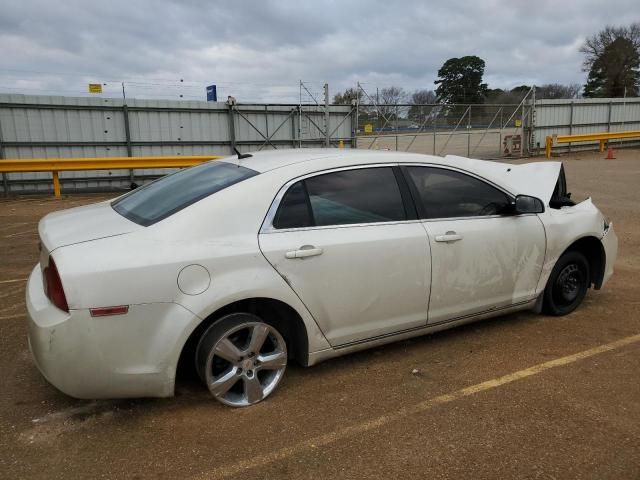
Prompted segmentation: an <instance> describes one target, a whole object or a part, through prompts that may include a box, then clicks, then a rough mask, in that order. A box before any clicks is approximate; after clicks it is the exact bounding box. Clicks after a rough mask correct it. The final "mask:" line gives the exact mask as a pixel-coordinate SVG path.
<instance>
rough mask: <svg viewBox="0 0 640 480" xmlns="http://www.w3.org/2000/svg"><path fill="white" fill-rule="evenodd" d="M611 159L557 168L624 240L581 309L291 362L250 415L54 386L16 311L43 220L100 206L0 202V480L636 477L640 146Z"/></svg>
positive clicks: (200, 394)
mask: <svg viewBox="0 0 640 480" xmlns="http://www.w3.org/2000/svg"><path fill="white" fill-rule="evenodd" d="M602 157H603V155H602V154H598V153H583V154H574V155H572V156H566V157H562V160H563V161H564V162H565V168H566V171H567V177H568V182H569V189H570V190H571V191H573V193H574V198H584V197H586V196H592V197H593V200H594V202H595V203H596V205H598V206H599V207H600V208H601V209H602V210H603V211H604V212H605V214H606V215H608V216H609V217H610V218H611V219H612V220H613V221H614V225H615V229H616V231H617V234H618V236H619V238H620V253H619V257H618V262H617V264H616V273H615V274H614V277H613V278H612V280H611V281H610V283H609V284H607V285H606V287H605V288H604V289H603V290H601V291H591V292H589V294H588V295H587V298H586V300H585V302H584V304H583V306H582V307H581V308H579V309H578V310H577V311H576V312H574V313H573V314H571V315H569V316H566V317H562V318H551V317H546V316H542V315H535V314H533V313H529V312H525V313H519V314H515V315H508V316H503V317H499V318H496V319H492V320H487V321H483V322H478V323H475V324H472V325H467V326H465V327H461V328H456V329H453V330H450V331H447V332H442V333H438V334H435V335H430V336H425V337H421V338H416V339H412V340H410V341H404V342H400V343H396V344H393V345H388V346H386V347H382V348H377V349H373V350H369V351H366V352H362V353H358V354H353V355H349V356H346V357H343V358H340V359H336V360H332V361H328V362H325V363H323V364H321V365H318V366H316V367H313V368H310V369H303V368H300V367H296V366H295V365H291V366H290V367H289V369H288V371H287V375H286V377H285V379H284V381H283V383H282V385H281V386H280V388H279V390H278V391H277V392H276V393H275V394H274V395H273V396H272V397H270V398H269V399H268V400H267V401H265V402H263V403H261V404H259V405H256V406H254V407H251V408H248V409H231V408H226V407H224V406H222V405H220V404H218V403H217V402H215V401H213V400H212V399H210V398H209V396H208V395H207V393H206V392H205V391H204V389H203V388H202V387H201V386H200V385H199V384H198V383H196V382H194V381H191V380H188V379H185V380H182V381H181V382H180V383H179V385H178V389H177V392H176V397H175V398H171V399H143V400H131V401H94V402H87V401H80V400H75V399H72V398H69V397H67V396H65V395H64V394H62V393H60V392H58V391H56V390H55V388H53V387H52V386H50V385H49V384H47V382H46V381H45V380H44V379H43V378H42V377H41V376H40V374H39V373H38V371H37V370H36V368H35V366H34V364H33V362H32V361H31V358H30V354H29V352H28V349H27V343H26V319H25V315H24V312H25V306H24V286H25V282H24V280H23V279H24V278H26V276H27V275H28V273H29V272H30V270H31V269H32V267H33V265H35V263H36V262H37V257H38V255H37V249H38V248H37V243H38V238H37V233H36V229H37V221H38V220H39V218H41V217H42V216H43V215H44V214H46V213H48V212H51V211H54V210H59V209H63V208H69V207H72V206H76V205H81V204H85V203H90V202H94V201H97V200H100V199H103V198H106V197H105V196H104V195H103V196H87V195H84V196H69V197H66V198H64V199H63V200H55V199H53V198H50V197H44V196H39V197H21V198H13V199H8V200H0V266H1V267H0V307H1V308H0V375H1V377H0V378H2V384H1V385H2V388H1V390H0V392H1V393H0V478H47V479H53V478H65V479H67V478H197V479H205V478H254V479H261V478H265V479H266V478H272V479H281V478H296V479H298V478H474V479H480V478H531V479H533V478H543V479H554V478H556V479H560V478H562V479H570V478H582V479H585V478H593V479H607V478H611V479H638V478H640V383H639V381H638V379H639V378H640V341H638V340H640V337H638V334H640V288H639V281H640V276H639V273H640V253H639V252H640V248H639V247H640V203H639V202H640V189H639V188H638V183H639V181H640V152H639V151H638V150H622V151H619V152H617V157H618V158H617V159H616V160H614V161H606V160H603V159H602ZM603 345H604V347H603ZM576 354H578V355H576Z"/></svg>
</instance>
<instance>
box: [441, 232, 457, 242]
mask: <svg viewBox="0 0 640 480" xmlns="http://www.w3.org/2000/svg"><path fill="white" fill-rule="evenodd" d="M458 240H462V235H458V234H457V233H456V232H453V231H449V232H447V233H445V234H444V235H436V242H446V243H450V242H457V241H458Z"/></svg>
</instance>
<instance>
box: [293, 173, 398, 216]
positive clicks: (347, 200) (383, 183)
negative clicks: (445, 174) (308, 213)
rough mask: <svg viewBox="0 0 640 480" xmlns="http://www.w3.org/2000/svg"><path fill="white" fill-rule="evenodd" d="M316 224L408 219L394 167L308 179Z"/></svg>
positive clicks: (308, 189)
mask: <svg viewBox="0 0 640 480" xmlns="http://www.w3.org/2000/svg"><path fill="white" fill-rule="evenodd" d="M305 184H306V187H307V193H308V195H309V201H310V203H311V210H312V212H313V219H314V222H315V225H345V224H350V223H373V222H388V221H395V220H405V219H406V215H405V211H404V205H403V203H402V197H401V196H400V189H399V187H398V183H397V182H396V178H395V175H394V173H393V170H392V169H391V168H363V169H356V170H346V171H341V172H332V173H327V174H324V175H318V176H317V177H312V178H308V179H306V180H305Z"/></svg>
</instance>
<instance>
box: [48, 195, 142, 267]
mask: <svg viewBox="0 0 640 480" xmlns="http://www.w3.org/2000/svg"><path fill="white" fill-rule="evenodd" d="M141 228H144V227H141V226H140V225H137V224H135V223H133V222H131V221H130V220H127V219H126V218H124V217H123V216H122V215H120V214H118V213H117V212H115V211H114V210H113V208H111V204H110V201H106V202H101V203H95V204H92V205H85V206H82V207H76V208H71V209H69V210H62V211H59V212H54V213H50V214H49V215H47V216H45V217H44V218H43V219H42V220H40V223H39V225H38V233H39V234H40V241H41V243H42V245H41V248H42V254H43V255H45V254H46V255H48V254H49V253H51V252H52V251H53V250H55V249H56V248H60V247H64V246H67V245H73V244H76V243H82V242H89V241H92V240H98V239H100V238H106V237H113V236H115V235H123V234H126V233H130V232H133V231H135V230H139V229H141Z"/></svg>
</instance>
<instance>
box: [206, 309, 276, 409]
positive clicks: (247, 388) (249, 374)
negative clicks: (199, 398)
mask: <svg viewBox="0 0 640 480" xmlns="http://www.w3.org/2000/svg"><path fill="white" fill-rule="evenodd" d="M286 367H287V345H286V343H285V341H284V338H283V337H282V335H281V334H280V332H278V330H277V329H276V328H275V327H273V326H272V325H269V324H267V323H264V322H263V321H262V320H261V319H260V318H259V317H257V316H255V315H252V314H248V313H234V314H230V315H227V316H225V317H223V318H221V319H220V320H218V321H217V322H215V323H214V324H213V325H211V326H210V327H209V328H208V329H207V330H206V331H205V332H204V334H203V335H202V338H201V339H200V342H199V343H198V346H197V348H196V369H197V370H198V374H199V375H200V378H201V379H202V380H203V381H204V382H205V384H206V385H207V388H208V389H209V391H210V392H211V394H212V395H213V396H214V398H215V399H216V400H218V401H220V402H222V403H224V404H225V405H230V406H232V407H246V406H248V405H253V404H254V403H258V402H259V401H261V400H264V399H265V398H266V397H268V396H269V394H271V392H273V391H274V390H275V388H276V387H277V386H278V384H279V383H280V380H282V377H283V375H284V371H285V369H286Z"/></svg>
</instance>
